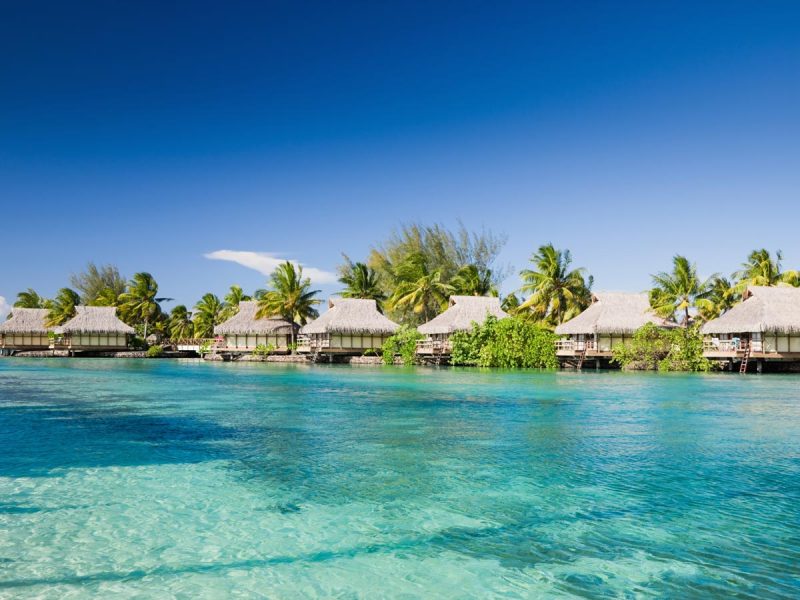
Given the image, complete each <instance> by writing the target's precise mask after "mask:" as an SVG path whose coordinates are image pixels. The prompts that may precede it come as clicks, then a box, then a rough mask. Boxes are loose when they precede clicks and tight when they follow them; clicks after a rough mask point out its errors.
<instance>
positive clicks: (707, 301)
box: [695, 276, 740, 321]
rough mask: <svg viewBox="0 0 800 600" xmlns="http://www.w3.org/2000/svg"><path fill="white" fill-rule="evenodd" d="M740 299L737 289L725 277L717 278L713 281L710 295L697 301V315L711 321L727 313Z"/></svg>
mask: <svg viewBox="0 0 800 600" xmlns="http://www.w3.org/2000/svg"><path fill="white" fill-rule="evenodd" d="M739 299H740V295H739V294H738V293H737V291H736V287H734V286H733V285H731V282H730V281H729V280H727V279H726V278H725V277H720V276H715V277H714V278H713V279H712V280H711V286H710V289H709V292H708V295H707V296H706V297H705V298H698V299H697V301H696V303H695V304H696V305H697V313H698V315H699V317H700V319H701V320H703V321H710V320H711V319H716V318H717V317H719V316H720V315H721V314H723V313H724V312H727V311H728V310H730V309H731V308H733V305H734V304H736V303H737V302H738V301H739Z"/></svg>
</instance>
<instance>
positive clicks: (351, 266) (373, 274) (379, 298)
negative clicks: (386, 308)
mask: <svg viewBox="0 0 800 600" xmlns="http://www.w3.org/2000/svg"><path fill="white" fill-rule="evenodd" d="M345 258H346V257H345ZM346 260H347V262H346V263H345V265H344V266H343V267H341V269H340V275H341V277H339V283H341V284H342V285H344V286H347V287H346V288H345V289H344V290H343V291H342V298H363V299H368V300H375V304H377V305H378V310H379V311H381V312H383V301H384V300H386V294H384V293H383V289H382V288H381V285H380V279H379V277H378V272H377V271H376V270H375V269H373V268H371V267H368V266H367V265H365V264H364V263H360V262H357V263H353V262H352V261H350V260H349V259H347V258H346Z"/></svg>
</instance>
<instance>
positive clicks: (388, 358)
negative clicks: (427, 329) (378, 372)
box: [383, 325, 425, 365]
mask: <svg viewBox="0 0 800 600" xmlns="http://www.w3.org/2000/svg"><path fill="white" fill-rule="evenodd" d="M423 337H425V336H423V335H422V334H421V333H420V332H419V331H417V330H416V329H415V328H414V327H409V326H408V325H403V326H402V327H400V329H398V330H397V332H396V333H395V334H394V335H393V336H391V337H389V338H388V339H387V340H386V341H385V342H384V343H383V362H384V364H387V365H391V364H394V358H395V356H398V355H399V356H400V358H401V359H402V360H403V364H404V365H413V364H414V361H415V359H416V356H417V342H418V341H419V340H421V339H422V338H423Z"/></svg>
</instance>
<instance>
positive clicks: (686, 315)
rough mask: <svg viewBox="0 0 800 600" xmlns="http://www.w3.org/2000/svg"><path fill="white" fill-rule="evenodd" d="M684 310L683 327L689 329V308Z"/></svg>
mask: <svg viewBox="0 0 800 600" xmlns="http://www.w3.org/2000/svg"><path fill="white" fill-rule="evenodd" d="M683 310H684V317H683V326H684V327H689V307H688V306H687V307H686V308H684V309H683Z"/></svg>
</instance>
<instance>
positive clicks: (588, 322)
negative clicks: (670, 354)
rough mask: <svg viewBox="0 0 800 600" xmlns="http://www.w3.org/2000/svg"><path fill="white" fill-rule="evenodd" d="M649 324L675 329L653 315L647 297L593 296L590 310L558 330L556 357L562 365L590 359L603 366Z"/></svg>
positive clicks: (620, 293)
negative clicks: (618, 348)
mask: <svg viewBox="0 0 800 600" xmlns="http://www.w3.org/2000/svg"><path fill="white" fill-rule="evenodd" d="M648 323H653V324H655V325H657V326H659V327H664V328H671V327H675V326H676V325H675V324H674V323H672V322H670V321H667V320H666V319H663V318H661V317H659V316H658V315H656V314H655V313H654V312H653V310H652V308H651V307H650V300H649V298H648V296H647V294H632V293H625V292H597V293H594V294H592V303H591V305H589V308H587V309H586V310H584V311H583V312H582V313H581V314H579V315H578V316H577V317H575V318H573V319H570V320H569V321H567V322H565V323H562V324H561V325H558V326H557V327H556V329H555V332H556V335H558V336H560V339H559V340H557V341H556V355H557V356H558V358H559V360H560V361H561V363H562V364H565V363H576V364H577V366H578V367H580V366H582V364H583V361H584V360H586V359H591V360H594V362H595V366H600V364H601V361H602V360H604V359H605V360H609V359H610V358H611V357H612V355H613V351H614V348H615V347H616V346H619V345H621V344H624V343H626V342H628V341H630V339H631V338H632V337H633V334H634V333H635V332H636V330H637V329H639V328H640V327H642V326H644V325H646V324H648Z"/></svg>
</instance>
